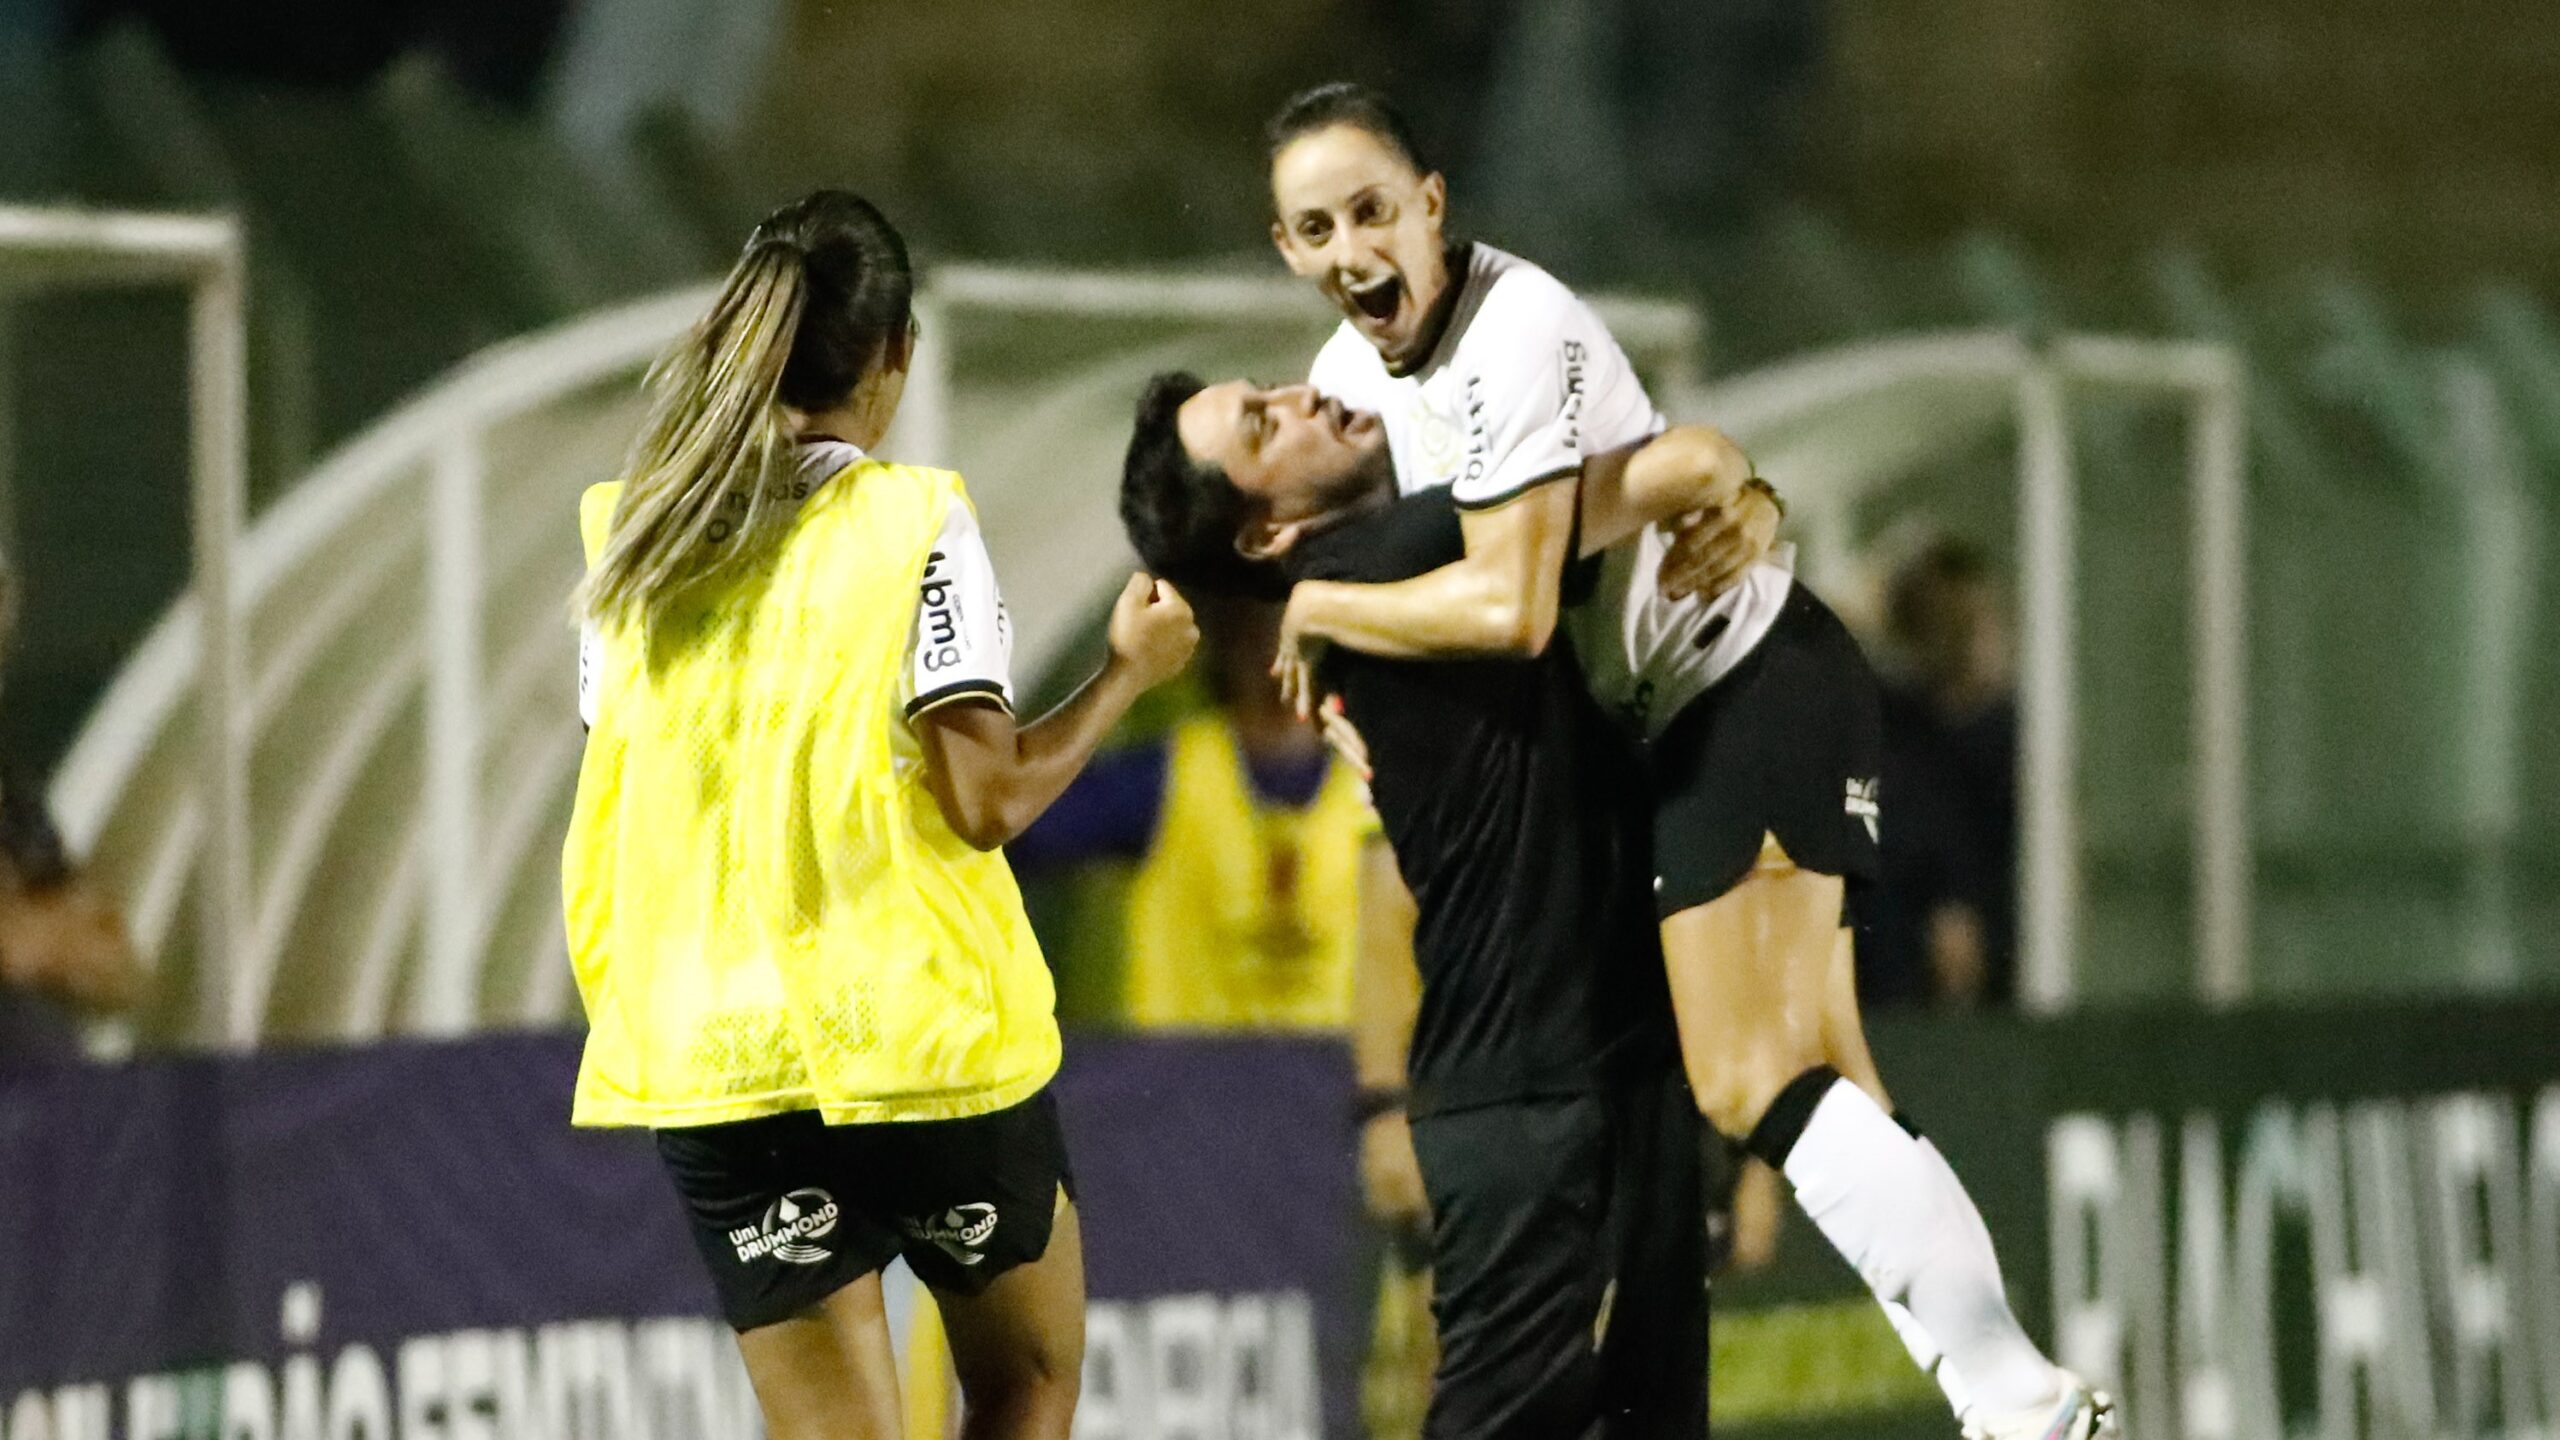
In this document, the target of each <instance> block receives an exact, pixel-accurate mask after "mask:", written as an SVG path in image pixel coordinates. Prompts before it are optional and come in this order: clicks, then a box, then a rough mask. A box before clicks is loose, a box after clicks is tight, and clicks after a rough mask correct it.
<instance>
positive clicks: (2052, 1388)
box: [1662, 851, 2064, 1415]
mask: <svg viewBox="0 0 2560 1440" xmlns="http://www.w3.org/2000/svg"><path fill="white" fill-rule="evenodd" d="M1782 853H1783V852H1774V851H1773V853H1772V854H1771V855H1770V856H1769V857H1768V858H1766V859H1764V860H1763V861H1762V862H1761V863H1760V864H1759V865H1758V866H1756V867H1755V868H1754V869H1753V871H1752V872H1751V874H1750V875H1749V876H1748V877H1746V878H1745V879H1744V880H1743V882H1742V883H1741V884H1739V885H1737V886H1735V887H1734V888H1733V889H1732V890H1731V891H1729V892H1727V893H1726V894H1725V895H1723V896H1720V897H1718V898H1717V899H1715V900H1713V901H1711V902H1709V903H1707V904H1705V905H1699V906H1693V907H1691V908H1689V909H1687V910H1683V911H1681V912H1679V913H1678V914H1675V915H1673V916H1671V917H1669V918H1668V919H1667V920H1665V921H1664V923H1663V927H1662V937H1663V952H1664V957H1665V959H1666V961H1667V962H1668V964H1669V966H1670V974H1671V994H1672V1005H1673V1009H1674V1012H1675V1014H1676V1015H1677V1016H1678V1018H1679V1021H1680V1038H1681V1049H1682V1058H1683V1061H1684V1064H1685V1065H1686V1068H1687V1070H1688V1074H1689V1083H1690V1085H1691V1087H1692V1088H1693V1090H1694V1091H1695V1092H1696V1094H1697V1096H1698V1103H1699V1108H1700V1109H1701V1110H1702V1111H1703V1112H1704V1113H1705V1114H1706V1116H1707V1118H1708V1120H1709V1122H1710V1123H1712V1124H1714V1125H1715V1126H1716V1127H1717V1128H1718V1129H1720V1130H1722V1131H1724V1133H1726V1134H1728V1135H1736V1134H1738V1135H1744V1136H1747V1137H1748V1139H1747V1141H1746V1144H1747V1145H1748V1147H1749V1149H1750V1150H1751V1152H1752V1153H1753V1154H1754V1155H1757V1156H1758V1157H1759V1158H1760V1159H1762V1160H1764V1161H1766V1162H1767V1163H1768V1164H1769V1165H1770V1166H1771V1167H1772V1168H1774V1169H1776V1170H1777V1171H1778V1172H1779V1173H1780V1174H1781V1175H1783V1176H1785V1177H1786V1180H1787V1182H1788V1184H1789V1185H1790V1186H1791V1187H1792V1188H1793V1190H1794V1192H1795V1196H1796V1201H1797V1203H1798V1205H1799V1206H1801V1207H1802V1208H1803V1210H1804V1212H1805V1214H1806V1217H1807V1218H1809V1219H1811V1220H1812V1221H1813V1223H1814V1225H1815V1227H1816V1228H1817V1229H1819V1230H1821V1231H1822V1233H1823V1235H1824V1237H1825V1238H1827V1239H1829V1240H1830V1241H1831V1243H1832V1245H1833V1246H1834V1247H1835V1248H1837V1249H1838V1250H1839V1251H1840V1253H1841V1255H1842V1257H1843V1258H1845V1259H1847V1260H1848V1261H1849V1263H1850V1265H1851V1266H1852V1267H1853V1268H1855V1269H1856V1270H1857V1272H1858V1274H1859V1276H1860V1277H1861V1278H1862V1279H1864V1280H1865V1281H1866V1282H1867V1285H1868V1288H1869V1289H1870V1290H1871V1291H1873V1292H1874V1293H1875V1295H1876V1297H1877V1298H1878V1299H1879V1300H1885V1301H1893V1302H1897V1303H1899V1304H1902V1305H1904V1306H1906V1307H1907V1308H1908V1310H1909V1311H1910V1314H1911V1315H1912V1317H1913V1318H1914V1319H1915V1320H1916V1321H1917V1322H1918V1327H1919V1329H1920V1330H1921V1331H1922V1332H1923V1333H1924V1335H1925V1336H1926V1338H1927V1339H1928V1340H1929V1341H1933V1342H1935V1348H1937V1349H1939V1350H1941V1351H1943V1352H1944V1353H1945V1354H1947V1355H1950V1356H1952V1357H1954V1359H1955V1363H1956V1365H1957V1368H1958V1369H1959V1370H1960V1371H1961V1372H1962V1373H1963V1374H1964V1376H1965V1377H1966V1380H1967V1383H1968V1384H1969V1386H1970V1388H1971V1390H1972V1392H1973V1394H1974V1397H1975V1399H1976V1403H1977V1404H1979V1405H1980V1406H1982V1407H1983V1409H1984V1411H1985V1412H1986V1413H1988V1414H1997V1415H2006V1414H2008V1413H2010V1412H2013V1411H2021V1412H2022V1411H2025V1410H2028V1409H2031V1408H2034V1407H2037V1406H2040V1405H2046V1404H2049V1403H2050V1402H2052V1401H2053V1400H2055V1399H2056V1398H2057V1396H2058V1394H2059V1392H2060V1391H2061V1389H2062V1386H2063V1383H2064V1382H2063V1381H2062V1380H2061V1378H2060V1376H2059V1374H2058V1372H2057V1371H2056V1370H2055V1369H2054V1367H2053V1365H2052V1363H2051V1362H2049V1361H2048V1360H2046V1359H2045V1358H2044V1356H2043V1354H2042V1353H2041V1352H2040V1351H2039V1350H2037V1348H2036V1347H2035V1345H2034V1343H2033V1342H2032V1341H2030V1340H2029V1339H2028V1338H2027V1336H2026V1333H2025V1331H2024V1330H2023V1329H2021V1328H2020V1327H2019V1325H2018V1322H2017V1318H2016V1316H2015V1314H2014V1313H2013V1312H2012V1311H2011V1310H2010V1308H2009V1303H2008V1297H2007V1295H2006V1293H2005V1292H2004V1291H2003V1289H2002V1286H2001V1277H2000V1272H1999V1267H1998V1264H1997V1262H1996V1261H1991V1262H1990V1263H1985V1262H1986V1260H1988V1258H1989V1253H1990V1252H1989V1244H1988V1239H1987V1237H1985V1236H1983V1235H1982V1234H1981V1218H1980V1215H1979V1214H1978V1212H1976V1211H1975V1210H1974V1209H1973V1206H1972V1203H1971V1201H1970V1200H1969V1199H1966V1198H1965V1197H1964V1196H1963V1191H1962V1187H1961V1186H1960V1185H1955V1184H1953V1183H1952V1182H1953V1177H1952V1174H1951V1172H1948V1171H1947V1170H1946V1166H1945V1162H1944V1161H1943V1160H1940V1159H1939V1158H1937V1155H1936V1152H1935V1151H1934V1150H1929V1149H1926V1148H1924V1147H1923V1146H1922V1145H1921V1143H1920V1142H1919V1141H1918V1140H1916V1139H1914V1138H1913V1137H1912V1136H1911V1135H1910V1134H1909V1133H1908V1132H1906V1131H1905V1130H1904V1129H1903V1128H1902V1127H1901V1126H1900V1125H1899V1124H1897V1123H1896V1122H1895V1120H1894V1119H1893V1117H1892V1116H1891V1115H1890V1114H1889V1113H1887V1112H1886V1110H1885V1109H1884V1107H1883V1106H1881V1105H1879V1104H1877V1103H1876V1100H1875V1097H1874V1096H1873V1095H1871V1094H1869V1093H1868V1092H1867V1091H1866V1090H1865V1089H1863V1088H1862V1087H1860V1086H1859V1085H1857V1084H1855V1083H1854V1082H1852V1081H1849V1080H1847V1079H1844V1078H1842V1076H1841V1074H1840V1072H1839V1071H1838V1070H1836V1069H1834V1068H1833V1067H1832V1066H1831V1065H1830V1064H1829V1063H1828V1061H1827V1058H1826V1048H1825V1046H1824V1043H1823V1039H1822V1029H1823V1026H1822V1018H1823V1015H1824V1009H1825V1005H1826V997H1827V993H1828V989H1829V975H1830V969H1831V959H1832V954H1833V940H1834V937H1835V935H1836V933H1837V930H1838V916H1839V902H1840V895H1841V880H1840V877H1838V876H1836V875H1823V874H1820V873H1818V872H1815V871H1810V870H1805V869H1802V868H1800V867H1797V866H1794V865H1792V864H1789V863H1786V862H1785V861H1783V860H1782V859H1780V858H1778V856H1779V855H1780V854H1782ZM1752 1028H1759V1029H1761V1030H1762V1031H1763V1033H1761V1034H1759V1035H1757V1036H1754V1035H1751V1034H1749V1033H1748V1031H1749V1030H1750V1029H1752ZM1790 1071H1792V1073H1788V1072H1790Z"/></svg>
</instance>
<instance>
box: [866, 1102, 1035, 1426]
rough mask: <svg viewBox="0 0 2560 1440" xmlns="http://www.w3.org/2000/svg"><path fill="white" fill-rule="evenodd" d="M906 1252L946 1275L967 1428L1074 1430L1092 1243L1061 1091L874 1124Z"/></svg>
mask: <svg viewBox="0 0 2560 1440" xmlns="http://www.w3.org/2000/svg"><path fill="white" fill-rule="evenodd" d="M871 1128H872V1129H873V1130H874V1131H875V1132H877V1133H878V1134H879V1135H880V1136H881V1137H882V1139H881V1146H880V1149H879V1151H878V1152H877V1153H876V1154H875V1156H874V1157H873V1159H874V1162H875V1163H876V1164H878V1165H879V1166H880V1167H881V1168H882V1169H883V1170H884V1171H888V1172H890V1173H892V1174H893V1175H894V1178H893V1179H890V1180H888V1181H887V1182H885V1183H886V1185H887V1187H888V1189H889V1192H890V1194H891V1197H892V1198H891V1201H890V1206H891V1209H890V1213H891V1214H893V1215H894V1216H895V1217H896V1225H897V1229H898V1231H899V1233H900V1236H901V1238H902V1240H903V1242H904V1243H903V1245H902V1247H901V1253H903V1254H904V1255H905V1256H906V1259H907V1264H908V1266H909V1267H910V1268H912V1269H913V1270H914V1271H915V1272H916V1278H917V1279H919V1280H921V1281H923V1282H924V1283H925V1284H926V1285H928V1286H930V1287H932V1289H933V1298H934V1301H935V1303H936V1304H937V1305H938V1306H939V1307H940V1308H941V1311H942V1325H943V1331H944V1333H945V1334H946V1335H947V1336H948V1337H949V1338H950V1341H951V1368H952V1372H953V1374H954V1375H955V1376H957V1377H958V1379H959V1381H960V1414H961V1420H960V1434H961V1436H962V1437H963V1440H1065V1437H1066V1434H1067V1429H1068V1426H1069V1425H1070V1424H1071V1423H1072V1422H1073V1421H1074V1419H1075V1411H1076V1394H1077V1390H1078V1388H1079V1387H1080V1386H1081V1385H1082V1383H1083V1369H1084V1245H1083V1237H1082V1235H1081V1233H1080V1231H1079V1229H1078V1226H1077V1223H1076V1210H1075V1204H1074V1200H1075V1180H1074V1177H1073V1175H1072V1174H1071V1173H1070V1171H1069V1169H1068V1165H1067V1148H1066V1137H1065V1135H1064V1133H1063V1131H1062V1130H1061V1128H1060V1126H1059V1122H1058V1110H1057V1104H1056V1102H1055V1100H1054V1099H1053V1098H1052V1097H1051V1096H1050V1094H1049V1092H1047V1091H1045V1090H1044V1091H1042V1092H1040V1093H1039V1094H1037V1095H1034V1096H1032V1097H1031V1098H1030V1099H1028V1100H1025V1101H1023V1102H1022V1103H1020V1104H1018V1105H1015V1106H1012V1107H1011V1108H1009V1109H1005V1110H999V1111H997V1112H995V1113H994V1114H991V1115H977V1116H971V1117H969V1118H966V1119H960V1120H936V1121H927V1122H923V1123H916V1124H907V1125H898V1126H874V1127H871Z"/></svg>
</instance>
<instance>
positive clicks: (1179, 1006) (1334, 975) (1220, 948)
mask: <svg viewBox="0 0 2560 1440" xmlns="http://www.w3.org/2000/svg"><path fill="white" fill-rule="evenodd" d="M1368 810H1369V807H1368V806H1367V805H1365V804H1364V803H1362V801H1361V798H1360V786H1359V782H1358V781H1357V780H1355V779H1354V778H1353V777H1352V775H1351V772H1350V771H1349V770H1348V769H1347V768H1346V767H1344V766H1342V765H1340V764H1332V765H1329V766H1328V768H1327V770H1326V773H1325V780H1324V785H1323V788H1321V789H1319V790H1318V791H1317V792H1316V798H1315V800H1314V802H1313V803H1311V804H1309V805H1308V806H1307V807H1306V808H1305V809H1303V810H1288V809H1283V808H1281V807H1278V806H1272V805H1264V804H1261V803H1258V802H1257V801H1256V800H1255V798H1254V795H1253V790H1252V785H1251V782H1250V781H1249V780H1248V779H1247V778H1246V776H1245V768H1244V757H1243V756H1242V755H1241V754H1240V753H1238V751H1237V748H1236V742H1235V737H1234V735H1233V734H1232V733H1231V732H1230V731H1229V730H1228V728H1227V723H1226V721H1225V720H1223V719H1221V718H1219V717H1218V716H1216V715H1204V716H1201V717H1199V718H1197V719H1193V720H1191V721H1188V722H1186V723H1184V724H1183V725H1182V726H1181V727H1179V728H1178V729H1176V730H1175V731H1174V733H1173V738H1172V742H1171V752H1170V754H1169V756H1168V759H1167V762H1166V766H1165V793H1164V810H1163V819H1162V820H1161V821H1160V822H1159V823H1158V825H1157V828H1156V841H1155V846H1154V848H1153V849H1151V850H1150V851H1149V852H1148V853H1147V858H1146V861H1145V863H1144V864H1143V865H1141V866H1140V867H1139V870H1138V876H1137V879H1136V881H1135V882H1134V883H1133V884H1132V886H1131V887H1130V894H1129V980H1128V997H1129V1019H1130V1020H1131V1022H1132V1023H1135V1024H1138V1025H1145V1026H1171V1027H1183V1028H1202V1029H1225V1028H1238V1027H1242V1028H1254V1029H1261V1028H1272V1027H1279V1028H1296V1029H1322V1030H1339V1029H1343V1028H1346V1027H1348V1026H1349V1025H1350V1023H1351V956H1352V949H1353V946H1354V945H1355V944H1356V943H1357V940H1358V933H1359V932H1358V915H1357V912H1358V905H1357V903H1356V901H1357V895H1358V891H1359V883H1360V842H1361V840H1362V838H1363V836H1364V834H1365V827H1366V824H1367V821H1366V817H1367V815H1368Z"/></svg>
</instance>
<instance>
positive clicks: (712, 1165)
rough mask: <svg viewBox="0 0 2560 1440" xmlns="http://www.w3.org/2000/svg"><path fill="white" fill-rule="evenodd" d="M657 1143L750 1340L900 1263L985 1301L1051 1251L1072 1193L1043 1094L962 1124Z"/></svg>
mask: <svg viewBox="0 0 2560 1440" xmlns="http://www.w3.org/2000/svg"><path fill="white" fill-rule="evenodd" d="M657 1137H658V1154H659V1156H660V1157H661V1158H663V1159H664V1160H665V1161H666V1164H667V1170H668V1173H669V1174H671V1175H673V1176H674V1177H675V1182H676V1190H677V1191H678V1193H680V1194H681V1195H682V1196H683V1197H684V1204H685V1209H686V1211H687V1212H688V1213H689V1214H690V1215H691V1216H692V1218H693V1243H694V1245H695V1247H696V1248H697V1249H699V1250H701V1252H702V1258H703V1261H704V1262H705V1263H706V1264H708V1265H709V1266H710V1267H711V1279H712V1283H713V1284H714V1285H716V1286H717V1287H718V1288H719V1291H720V1308H721V1310H722V1311H723V1312H724V1313H725V1314H726V1315H727V1316H728V1319H729V1323H730V1325H732V1326H733V1327H735V1328H737V1329H739V1330H742V1331H743V1330H753V1329H755V1328H756V1327H758V1326H760V1325H770V1324H772V1323H774V1322H775V1321H777V1320H783V1319H787V1318H789V1317H790V1316H793V1315H796V1314H799V1313H800V1312H801V1311H803V1310H806V1309H808V1308H810V1307H811V1306H813V1305H816V1304H817V1303H818V1302H820V1301H822V1300H824V1299H826V1298H827V1297H828V1296H830V1295H833V1294H834V1293H835V1292H836V1291H838V1290H841V1289H843V1288H844V1287H845V1286H846V1285H849V1284H851V1283H853V1282H854V1281H856V1280H859V1279H861V1278H862V1277H863V1276H865V1275H868V1274H870V1273H871V1272H873V1271H875V1270H878V1269H880V1268H881V1267H882V1266H885V1265H887V1264H888V1263H889V1262H890V1261H891V1260H893V1259H895V1258H896V1257H898V1256H900V1255H904V1256H905V1257H907V1264H908V1265H909V1266H910V1267H911V1268H913V1269H914V1271H915V1272H916V1278H918V1279H920V1280H922V1281H924V1282H925V1283H926V1284H927V1285H930V1286H932V1287H933V1288H934V1289H936V1290H942V1291H949V1292H953V1293H957V1294H961V1295H974V1294H977V1293H978V1292H979V1291H981V1290H984V1289H985V1288H986V1287H987V1284H988V1282H990V1281H992V1280H994V1279H995V1278H996V1277H997V1276H999V1275H1002V1274H1003V1273H1004V1272H1006V1271H1007V1270H1010V1269H1012V1268H1013V1267H1015V1266H1017V1265H1024V1264H1028V1263H1030V1262H1031V1261H1034V1260H1037V1259H1039V1258H1040V1256H1041V1255H1042V1254H1043V1253H1045V1252H1046V1251H1047V1250H1048V1248H1049V1226H1050V1222H1051V1220H1052V1219H1053V1218H1054V1217H1055V1216H1056V1214H1057V1206H1058V1195H1059V1193H1060V1192H1061V1191H1064V1192H1065V1193H1066V1194H1067V1195H1069V1196H1071V1197H1072V1196H1073V1195H1074V1193H1075V1179H1074V1177H1073V1175H1072V1174H1071V1173H1070V1172H1069V1170H1068V1168H1067V1147H1066V1138H1065V1136H1064V1135H1063V1134H1062V1133H1061V1132H1060V1131H1059V1129H1058V1107H1057V1103H1056V1102H1055V1101H1054V1100H1053V1099H1051V1098H1050V1095H1049V1092H1048V1091H1046V1090H1043V1091H1041V1092H1040V1093H1039V1094H1037V1095H1034V1096H1032V1097H1031V1098H1030V1099H1028V1100H1025V1101H1023V1102H1022V1103H1021V1104H1019V1105H1016V1106H1013V1107H1012V1108H1010V1109H1006V1110H999V1111H997V1112H995V1113H994V1114H992V1115H977V1116H972V1117H970V1118H968V1119H965V1120H913V1121H904V1122H899V1123H889V1124H877V1125H829V1124H827V1123H825V1122H824V1121H822V1120H820V1119H819V1118H818V1112H816V1111H814V1110H795V1111H793V1112H791V1113H789V1114H786V1115H771V1116H766V1117H764V1118H762V1119H757V1120H740V1121H737V1122H735V1123H732V1124H727V1125H702V1126H695V1127H690V1128H686V1129H678V1130H660V1131H658V1132H657Z"/></svg>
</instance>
